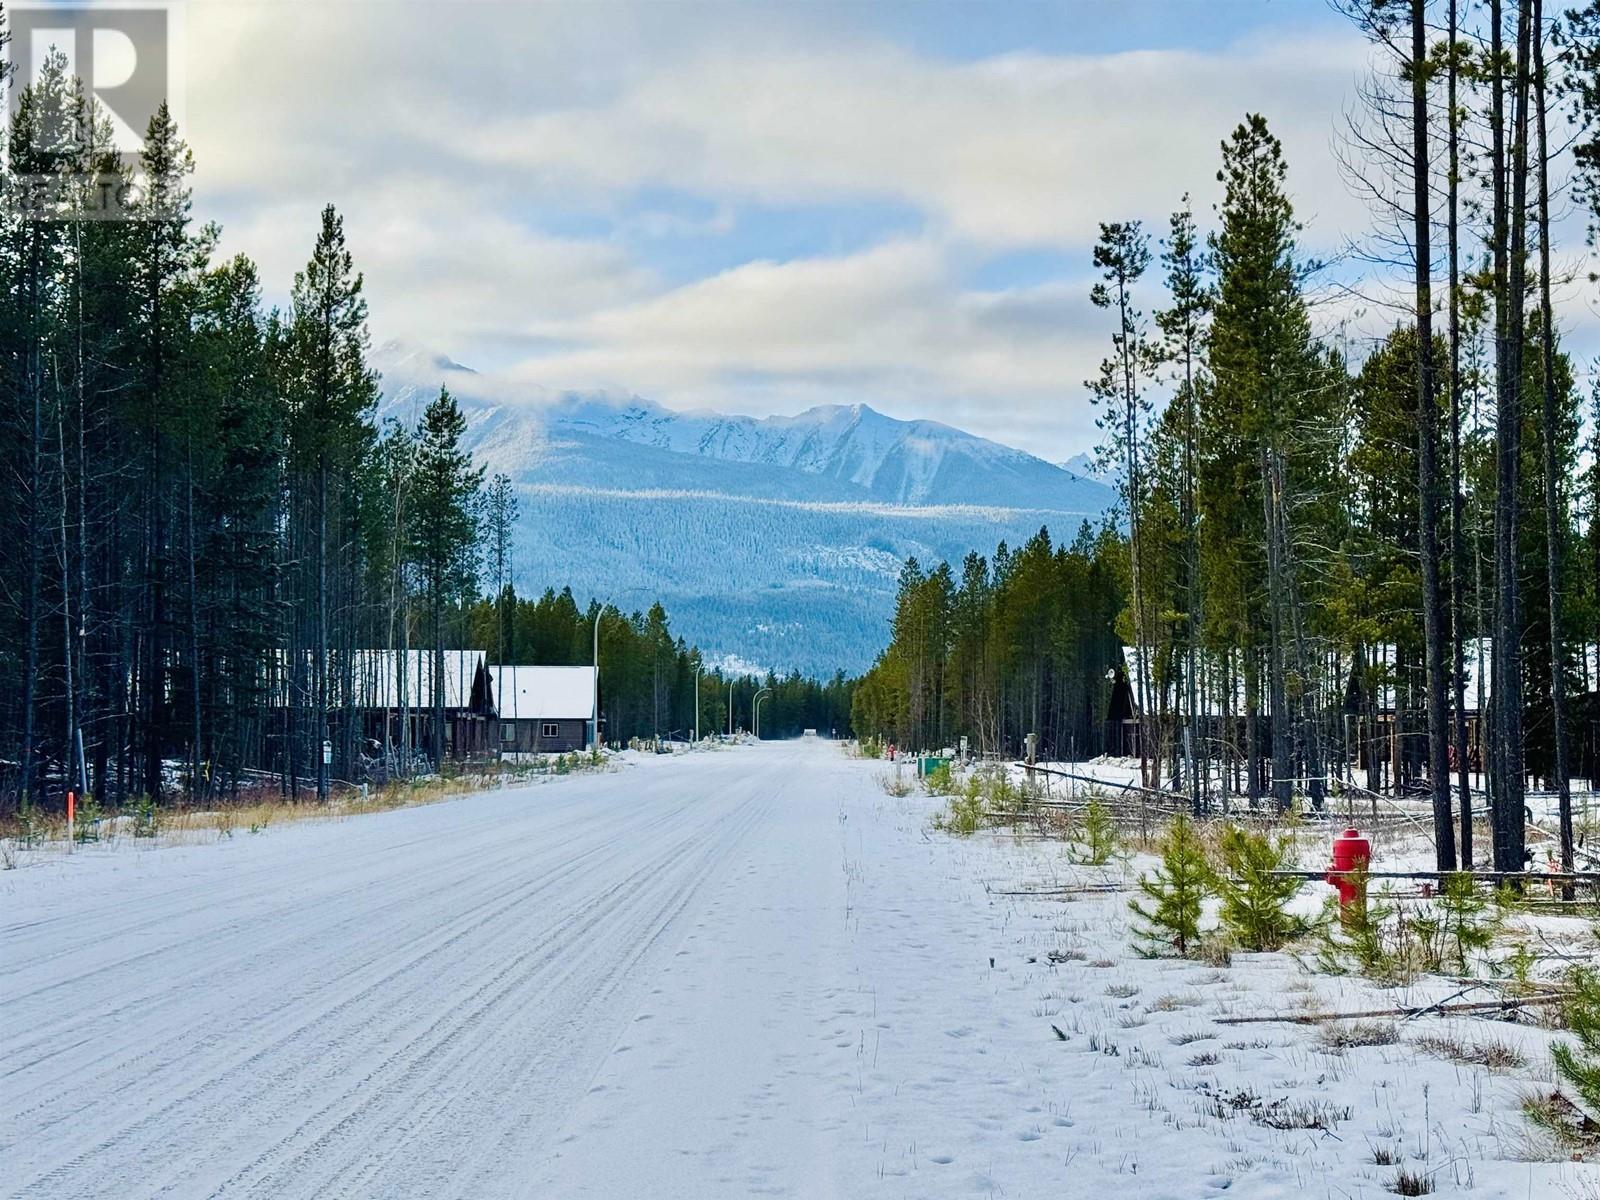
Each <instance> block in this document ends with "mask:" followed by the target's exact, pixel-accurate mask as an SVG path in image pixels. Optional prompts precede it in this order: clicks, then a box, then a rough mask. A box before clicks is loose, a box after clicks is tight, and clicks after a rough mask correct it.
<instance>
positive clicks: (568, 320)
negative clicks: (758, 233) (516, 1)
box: [188, 2, 1368, 457]
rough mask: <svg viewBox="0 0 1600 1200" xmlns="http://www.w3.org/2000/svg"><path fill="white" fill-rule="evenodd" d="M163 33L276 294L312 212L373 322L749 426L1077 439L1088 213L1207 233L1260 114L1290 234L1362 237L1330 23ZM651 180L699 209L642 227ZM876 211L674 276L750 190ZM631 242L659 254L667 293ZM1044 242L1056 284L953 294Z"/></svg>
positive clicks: (238, 26) (331, 18)
mask: <svg viewBox="0 0 1600 1200" xmlns="http://www.w3.org/2000/svg"><path fill="white" fill-rule="evenodd" d="M188 26H189V31H188V43H189V49H190V60H191V61H190V67H189V72H188V79H189V89H190V95H189V98H188V99H189V103H188V111H189V114H190V120H191V126H192V129H191V133H192V139H193V141H194V144H195V148H196V154H197V158H198V161H199V163H200V175H199V178H198V181H197V183H198V189H197V190H198V197H197V199H198V205H197V208H198V211H200V212H201V213H202V214H204V215H206V216H208V217H209V216H212V215H216V216H218V217H219V218H220V219H222V221H223V222H224V225H225V236H226V247H227V248H228V249H229V250H235V249H237V250H243V251H245V252H247V253H250V254H251V255H252V256H254V257H256V258H257V259H258V260H259V261H260V262H261V264H262V267H263V274H264V276H265V278H266V279H267V280H268V283H269V290H271V291H272V292H273V293H274V294H275V295H281V294H283V293H286V292H287V288H288V284H289V279H290V277H291V276H292V274H293V272H294V270H296V269H297V268H299V267H300V266H301V265H302V264H303V262H304V260H305V257H306V255H307V253H308V252H309V249H310V244H311V240H312V238H313V236H314V234H315V230H316V213H317V210H318V209H319V208H320V206H321V205H322V204H323V203H325V202H332V203H334V204H336V205H337V206H338V207H339V208H340V210H341V211H342V212H344V213H345V215H346V229H347V233H348V235H349V238H350V241H351V244H352V248H353V250H354V252H355V254H356V258H357V262H358V264H359V265H360V266H361V267H362V269H363V270H364V271H365V272H366V275H367V279H368V293H369V297H370V302H371V311H372V323H373V329H374V333H375V335H376V336H377V337H378V338H380V339H382V338H387V337H390V336H395V335H400V336H405V337H409V338H412V339H415V340H419V341H423V342H426V343H428V344H430V345H433V346H435V347H437V348H438V349H440V350H443V351H445V352H448V353H450V354H452V355H453V356H455V357H457V358H459V359H461V360H462V361H466V362H470V363H482V364H484V365H489V366H496V365H504V364H506V363H510V362H516V363H517V364H518V366H517V373H518V374H519V375H520V376H521V377H523V378H525V379H526V380H528V381H529V382H531V383H536V384H540V385H544V386H547V387H552V388H560V387H571V388H581V389H592V388H600V387H604V388H612V389H617V390H623V391H633V392H638V393H641V394H644V395H648V396H651V397H652V398H654V399H657V400H660V401H662V402H664V403H668V404H673V405H678V406H687V405H706V406H718V407H724V408H728V409H732V410H737V411H753V412H757V413H760V412H771V411H780V410H793V409H794V408H797V407H800V406H802V405H804V404H809V403H817V402H823V401H849V400H865V401H867V402H869V403H873V404H876V405H879V406H881V407H883V408H885V409H886V410H888V411H891V412H894V413H896V414H897V415H902V416H928V417H933V418H936V419H941V420H946V421H949V422H951V423H953V424H957V425H962V426H965V427H968V428H972V429H974V430H975V431H977V432H980V433H984V434H986V435H989V436H993V437H998V438H1001V439H1003V440H1007V441H1011V442H1013V443H1015V444H1018V445H1022V446H1025V447H1027V448H1029V449H1032V450H1035V451H1037V452H1041V453H1045V454H1047V455H1050V456H1053V457H1065V456H1066V455H1067V454H1069V453H1071V452H1073V451H1075V450H1078V449H1081V448H1083V447H1084V446H1085V445H1087V444H1089V443H1090V442H1092V441H1093V412H1092V410H1091V409H1090V407H1089V405H1088V402H1087V397H1086V394H1085V392H1084V389H1083V386H1082V381H1083V380H1084V379H1085V378H1086V377H1087V376H1089V375H1090V374H1092V373H1093V371H1094V370H1095V367H1096V364H1097V363H1098V361H1099V359H1100V357H1101V356H1102V355H1103V353H1104V352H1105V349H1106V346H1107V343H1108V325H1107V322H1106V319H1105V314H1103V313H1100V312H1097V311H1096V310H1093V309H1092V308H1091V307H1090V306H1089V304H1088V302H1087V292H1088V286H1089V282H1090V280H1089V278H1088V272H1089V263H1088V258H1089V251H1088V248H1089V246H1090V244H1091V243H1092V242H1093V240H1094V237H1095V233H1096V226H1097V223H1098V222H1100V221H1102V220H1112V219H1123V218H1128V217H1139V218H1143V219H1145V220H1146V221H1147V223H1148V224H1149V225H1150V227H1151V228H1152V231H1153V232H1159V231H1160V229H1161V227H1163V226H1164V223H1165V217H1166V214H1167V212H1168V211H1169V210H1170V209H1171V208H1173V207H1175V206H1176V204H1177V203H1178V199H1179V197H1180V196H1181V195H1182V194H1183V193H1184V192H1185V191H1189V192H1192V193H1193V195H1194V197H1195V203H1196V207H1197V210H1198V212H1199V214H1200V215H1201V218H1202V222H1204V219H1205V217H1206V216H1208V215H1209V212H1208V209H1209V205H1210V204H1211V203H1212V202H1213V201H1214V199H1215V198H1216V188H1217V185H1216V183H1215V178H1214V177H1215V173H1216V167H1217V160H1218V154H1219V152H1218V145H1219V142H1220V141H1221V140H1222V139H1223V138H1224V137H1225V136H1226V135H1227V134H1228V132H1229V131H1230V130H1231V129H1232V127H1233V126H1234V125H1235V124H1236V123H1237V121H1238V120H1239V119H1240V117H1241V116H1242V115H1243V114H1244V113H1245V112H1247V111H1251V110H1259V111H1262V112H1264V113H1266V114H1267V116H1268V118H1269V120H1270V121H1271V123H1272V125H1273V128H1274V129H1275V131H1276V132H1277V133H1278V134H1279V136H1280V137H1281V138H1282V139H1283V140H1284V143H1285V147H1286V152H1287V154H1288V158H1289V163H1290V169H1291V178H1290V182H1291V187H1292V189H1293V191H1294V193H1295V195H1296V197H1297V203H1298V207H1299V211H1300V213H1301V216H1302V217H1303V219H1305V220H1307V222H1308V223H1309V229H1308V234H1307V236H1308V240H1309V241H1310V242H1311V243H1312V244H1313V245H1315V246H1317V247H1319V248H1332V247H1336V246H1338V245H1340V244H1341V243H1342V242H1343V240H1344V239H1345V238H1346V237H1347V236H1349V235H1351V234H1353V233H1355V232H1356V231H1357V230H1359V229H1361V228H1363V227H1364V226H1365V225H1366V224H1367V223H1368V214H1367V213H1366V212H1365V211H1363V209H1362V208H1361V206H1360V204H1359V202H1358V201H1357V200H1356V199H1354V198H1353V197H1352V196H1351V195H1350V193H1349V190H1348V188H1347V187H1346V186H1345V184H1344V181H1343V180H1342V179H1341V178H1340V176H1339V174H1338V171H1337V168H1336V165H1335V157H1334V155H1333V153H1332V149H1331V143H1332V141H1333V139H1334V136H1335V129H1336V128H1337V126H1338V124H1339V119H1340V114H1341V112H1342V110H1343V109H1344V107H1345V106H1346V105H1347V104H1348V103H1349V102H1350V99H1351V98H1352V97H1353V95H1354V88H1355V83H1356V80H1357V78H1358V76H1359V75H1360V73H1361V71H1362V70H1363V68H1364V65H1365V63H1366V60H1367V50H1366V48H1365V46H1364V45H1363V44H1362V42H1361V39H1360V38H1359V36H1358V35H1357V34H1356V33H1355V31H1354V30H1340V27H1338V26H1333V27H1332V28H1334V29H1335V30H1339V32H1336V33H1334V34H1332V35H1328V36H1320V37H1318V38H1317V39H1316V40H1312V39H1310V38H1298V39H1297V38H1284V37H1281V36H1279V37H1274V38H1272V39H1270V40H1267V39H1260V40H1253V39H1250V38H1248V37H1247V38H1244V39H1242V40H1240V41H1238V42H1236V43H1235V44H1234V45H1232V46H1231V47H1226V48H1224V49H1221V50H1217V51H1214V52H1204V53H1202V52H1191V51H1171V50H1163V51H1140V52H1132V53H1119V54H1108V55H1101V56H1094V55H1054V56H1051V55H1043V54H1037V53H1015V54H1007V55H1003V56H998V57H991V58H987V59H983V60H979V61H975V62H961V61H952V60H947V59H939V58H935V57H932V56H928V55H919V54H916V53H913V52H911V51H909V50H907V49H906V48H904V47H900V46H895V45H892V44H890V43H888V42H886V41H885V40H883V39H882V38H876V37H875V38H866V37H861V36H852V35H850V34H848V33H847V32H844V31H841V30H838V29H833V28H827V27H822V26H821V25H820V24H816V23H809V22H808V14H807V11H806V8H805V6H776V7H774V6H768V5H762V6H759V8H758V9H757V8H746V7H745V6H739V5H717V6H714V7H709V8H707V7H699V6H693V5H688V4H672V5H661V4H649V3H645V4H639V5H625V4H604V5H572V4H540V5H511V4H473V3H445V4H442V5H441V4H438V3H429V4H418V3H410V2H397V3H386V4H383V5H371V4H362V3H348V4H312V3H274V4H271V5H268V4H261V3H245V2H229V3H226V4H223V3H207V4H194V5H192V6H191V8H190V17H189V22H188ZM1327 28H1329V27H1328V26H1324V30H1326V29H1327ZM645 189H655V190H660V191H662V192H664V193H666V194H669V195H672V196H680V197H688V198H690V199H691V201H692V204H691V205H690V206H689V210H688V211H690V212H691V214H692V215H688V216H686V215H684V213H683V212H682V211H677V210H672V211H654V210H652V209H650V207H649V206H644V211H641V206H640V205H639V204H638V197H639V195H640V193H641V190H645ZM886 203H887V204H889V205H892V206H894V209H895V210H897V211H899V210H903V211H905V212H907V213H909V214H911V215H910V218H909V223H908V224H909V227H907V225H906V223H903V224H902V227H901V229H900V230H899V232H897V233H895V234H893V235H888V236H887V237H886V238H885V240H883V241H881V242H880V243H879V244H876V245H868V246H866V247H865V248H861V249H857V250H854V251H852V252H850V253H843V254H832V255H826V256H821V255H817V256H813V257H789V256H785V255H781V254H774V255H772V256H770V257H768V256H765V255H766V252H765V251H764V250H763V249H762V247H760V246H756V247H755V248H754V249H752V250H749V251H748V253H749V254H750V255H752V256H753V260H752V261H744V262H742V263H738V264H737V265H734V266H731V267H728V266H726V265H725V263H726V257H725V256H724V257H721V258H718V259H716V260H711V259H709V258H708V259H707V260H705V261H706V265H705V266H703V267H702V268H700V269H699V270H698V271H697V270H695V269H694V265H693V264H694V261H695V259H694V255H695V254H696V253H699V251H698V250H697V249H696V247H699V246H715V245H716V244H717V243H718V242H719V240H720V239H723V238H729V237H736V236H739V233H740V228H739V215H740V213H741V212H742V211H744V210H747V209H749V208H750V207H751V206H761V207H763V208H765V209H767V210H773V209H777V210H787V211H788V212H789V213H790V214H791V215H790V216H789V217H784V216H783V215H782V211H780V213H779V216H778V218H776V219H777V220H780V221H781V220H790V221H792V222H793V223H794V224H796V225H797V226H798V225H800V224H801V223H803V222H805V221H807V220H811V219H814V218H813V217H811V216H808V210H807V206H817V205H840V206H861V205H882V204H886ZM811 211H812V212H814V211H815V209H814V208H812V209H811ZM575 216H576V218H577V219H576V220H574V217H575ZM823 219H825V218H823ZM767 220H768V221H772V220H774V218H773V217H772V216H771V213H770V211H769V212H768V214H767ZM573 229H580V230H582V231H583V232H581V233H574V232H571V231H572V230H573ZM562 231H565V232H562ZM802 232H803V231H802ZM799 241H800V244H812V245H814V244H818V243H819V241H820V242H821V243H824V244H825V242H826V238H822V239H817V238H813V239H811V240H810V241H809V242H808V241H807V240H806V239H805V238H801V239H799ZM644 243H649V244H651V245H653V246H658V245H660V244H662V243H668V244H672V245H674V246H676V247H679V248H681V249H682V253H681V254H680V255H679V257H678V260H677V261H676V263H675V266H674V269H673V271H672V272H671V273H670V274H671V279H670V280H669V279H668V278H666V275H667V274H668V273H667V272H664V271H661V270H659V269H656V268H654V267H653V266H652V264H651V262H649V261H641V260H640V259H638V258H636V257H635V255H638V254H640V253H641V251H640V250H639V249H638V247H639V246H640V245H641V244H644ZM780 244H785V243H782V242H781V240H780ZM741 245H742V243H741ZM1039 248H1048V249H1053V250H1056V251H1060V250H1065V251H1066V252H1067V253H1068V254H1069V255H1070V256H1072V258H1073V259H1074V260H1078V261H1081V263H1082V268H1081V270H1080V271H1077V272H1069V273H1067V274H1066V275H1065V276H1058V277H1057V278H1054V279H1051V280H1049V281H1047V282H1044V283H1032V284H1030V285H1028V286H1012V287H1005V288H995V289H987V290H986V289H984V288H980V287H979V286H977V285H975V284H973V283H972V282H971V279H972V278H973V275H972V269H973V268H974V267H975V266H980V265H982V264H983V263H985V262H986V261H987V260H988V259H990V258H992V257H993V256H995V255H997V254H1003V253H1015V252H1018V251H1021V252H1023V253H1026V252H1028V251H1030V250H1033V249H1039ZM686 261H687V262H688V264H689V265H688V267H687V268H685V266H684V263H685V262H686ZM713 261H715V262H716V263H717V265H716V266H713V265H711V264H712V262H713ZM686 275H687V276H688V277H689V281H688V282H682V280H683V279H684V278H685V276H686ZM1154 303H1155V299H1154V295H1153V292H1152V295H1151V297H1150V299H1149V300H1148V301H1147V302H1146V307H1147V308H1148V307H1151V306H1152V305H1153V304H1154Z"/></svg>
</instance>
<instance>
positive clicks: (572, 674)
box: [488, 666, 595, 755]
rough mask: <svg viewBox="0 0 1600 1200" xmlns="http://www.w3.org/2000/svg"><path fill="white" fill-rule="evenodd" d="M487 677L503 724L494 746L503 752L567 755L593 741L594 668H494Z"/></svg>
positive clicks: (492, 667)
mask: <svg viewBox="0 0 1600 1200" xmlns="http://www.w3.org/2000/svg"><path fill="white" fill-rule="evenodd" d="M488 679H489V686H490V687H491V688H492V689H493V691H494V698H495V711H496V714H497V718H498V725H499V732H498V735H497V737H496V741H495V746H496V748H497V749H498V750H499V751H500V753H501V754H502V755H507V754H566V753H570V752H571V751H574V750H582V749H583V748H584V747H585V746H587V745H588V743H589V724H590V722H591V721H593V720H594V689H595V675H594V668H593V667H592V666H591V667H513V666H491V667H489V668H488Z"/></svg>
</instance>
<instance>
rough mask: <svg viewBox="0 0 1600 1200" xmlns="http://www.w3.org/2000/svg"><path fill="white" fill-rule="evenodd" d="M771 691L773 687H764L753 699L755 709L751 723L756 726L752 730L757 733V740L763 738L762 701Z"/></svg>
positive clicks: (752, 704)
mask: <svg viewBox="0 0 1600 1200" xmlns="http://www.w3.org/2000/svg"><path fill="white" fill-rule="evenodd" d="M771 693H772V689H771V688H769V687H766V688H762V689H761V690H760V691H759V692H757V693H756V698H755V699H754V700H753V701H751V707H752V708H753V709H754V710H755V711H754V712H753V713H752V714H751V717H750V723H751V725H752V726H753V727H754V728H753V729H752V732H753V733H754V734H755V738H756V741H758V742H759V741H760V740H761V701H762V700H764V699H765V698H766V697H767V696H769V695H770V694H771Z"/></svg>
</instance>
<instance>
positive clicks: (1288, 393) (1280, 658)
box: [1200, 114, 1324, 810]
mask: <svg viewBox="0 0 1600 1200" xmlns="http://www.w3.org/2000/svg"><path fill="white" fill-rule="evenodd" d="M1222 153H1223V166H1222V170H1221V171H1220V172H1218V176H1217V178H1218V180H1219V182H1221V183H1222V184H1223V185H1224V189H1225V192H1224V198H1223V203H1222V209H1221V227H1220V228H1219V229H1218V231H1217V232H1216V233H1215V234H1213V235H1212V237H1211V252H1212V258H1213V262H1214V264H1215V269H1216V273H1217V295H1216V306H1215V310H1214V314H1213V320H1212V325H1211V340H1210V348H1211V353H1210V361H1211V376H1212V387H1211V388H1210V389H1209V391H1208V393H1207V396H1206V403H1205V404H1204V406H1203V408H1202V415H1201V417H1200V426H1201V429H1202V431H1203V433H1202V439H1201V440H1202V444H1203V445H1205V446H1206V452H1205V454H1204V456H1203V458H1202V481H1203V482H1202V488H1203V496H1204V498H1203V501H1202V506H1203V508H1204V509H1206V510H1209V513H1210V514H1212V515H1214V516H1215V517H1217V518H1219V519H1216V520H1208V521H1207V523H1206V530H1205V533H1207V534H1209V537H1207V539H1206V540H1207V542H1208V543H1209V550H1210V554H1209V555H1208V557H1210V558H1214V559H1215V560H1216V561H1217V563H1218V569H1217V570H1216V571H1214V572H1207V578H1208V580H1216V581H1218V585H1219V586H1218V590H1219V591H1220V592H1221V596H1220V597H1219V600H1218V602H1217V603H1215V604H1208V605H1207V608H1208V610H1209V611H1212V612H1218V613H1220V612H1223V611H1225V612H1227V614H1228V617H1227V620H1228V623H1229V625H1230V627H1231V629H1232V630H1233V632H1234V635H1235V638H1236V640H1237V642H1238V645H1239V649H1240V651H1241V652H1242V654H1243V656H1244V663H1245V674H1246V693H1247V698H1248V699H1247V703H1249V705H1250V708H1251V713H1250V714H1249V716H1250V720H1249V726H1250V727H1251V728H1252V729H1253V727H1254V719H1253V718H1254V713H1255V708H1256V701H1255V676H1256V668H1255V665H1254V663H1255V654H1256V652H1257V650H1258V646H1257V644H1256V642H1255V639H1254V636H1253V629H1254V627H1255V625H1256V621H1255V620H1254V617H1255V615H1256V613H1257V612H1258V611H1259V610H1258V609H1257V608H1256V606H1255V605H1254V604H1253V603H1252V599H1253V598H1252V597H1250V596H1248V595H1247V594H1245V593H1243V592H1241V591H1240V590H1239V588H1240V582H1239V581H1241V580H1242V579H1245V578H1248V577H1250V576H1251V575H1252V574H1254V572H1253V571H1252V570H1251V569H1250V568H1251V567H1252V566H1253V565H1254V564H1255V563H1264V567H1265V570H1264V574H1265V576H1266V582H1267V604H1266V616H1267V625H1268V628H1269V631H1270V637H1269V639H1268V642H1267V646H1266V659H1267V682H1268V692H1269V703H1270V710H1271V722H1272V729H1271V734H1272V760H1273V763H1272V774H1273V796H1274V798H1275V800H1276V802H1277V806H1278V808H1279V809H1280V810H1284V809H1287V808H1288V807H1289V804H1290V800H1291V793H1292V787H1293V780H1294V767H1293V761H1292V753H1293V738H1292V736H1291V720H1290V713H1289V693H1288V685H1287V676H1288V657H1289V647H1288V640H1289V638H1290V637H1291V636H1292V634H1293V631H1292V630H1291V629H1290V628H1289V624H1290V620H1291V618H1290V615H1289V613H1288V611H1287V609H1288V606H1289V603H1290V593H1291V591H1292V590H1293V587H1294V578H1293V576H1294V571H1295V560H1294V537H1293V531H1292V530H1291V528H1290V525H1289V510H1290V495H1289V492H1290V489H1291V488H1292V487H1293V486H1294V479H1293V476H1292V475H1291V469H1290V464H1289V463H1288V462H1287V455H1288V451H1289V447H1290V444H1291V434H1292V433H1293V431H1294V429H1295V426H1296V423H1297V419H1298V418H1299V417H1300V416H1301V415H1302V414H1304V413H1305V412H1306V411H1308V410H1310V409H1313V408H1315V407H1316V406H1317V404H1318V401H1319V400H1320V399H1321V398H1322V396H1323V395H1324V393H1322V392H1321V391H1320V390H1319V388H1318V387H1317V386H1316V385H1315V384H1314V381H1313V373H1314V368H1315V355H1314V353H1313V349H1312V346H1311V334H1310V322H1309V319H1308V318H1307V315H1306V310H1305V304H1304V302H1303V300H1302V298H1301V295H1300V275H1301V267H1300V265H1299V264H1298V263H1297V261H1296V258H1295V237H1296V234H1297V232H1298V228H1299V227H1298V225H1296V223H1295V220H1294V210H1293V207H1292V205H1291V204H1290V202H1289V197H1288V194H1287V192H1286V190H1285V188H1286V181H1287V177H1288V165H1287V163H1286V162H1285V161H1284V157H1283V148H1282V146H1281V145H1280V144H1279V142H1278V139H1277V138H1276V137H1274V136H1273V135H1272V133H1271V131H1270V130H1269V128H1268V127H1267V122H1266V120H1265V118H1263V117H1261V116H1259V115H1257V114H1251V115H1250V116H1249V117H1247V118H1246V119H1245V121H1244V122H1243V123H1242V124H1241V125H1239V126H1238V127H1237V128H1236V129H1235V130H1234V132H1233V134H1232V136H1231V137H1230V138H1229V139H1228V140H1227V141H1226V142H1225V143H1223V147H1222ZM1252 492H1253V493H1254V500H1255V503H1256V505H1258V506H1259V513H1260V516H1259V520H1257V519H1255V517H1254V515H1253V514H1252V513H1250V511H1249V509H1250V505H1248V504H1245V503H1241V501H1243V500H1244V499H1245V498H1246V497H1248V496H1250V494H1251V493H1252ZM1203 536H1204V535H1203ZM1258 546H1259V547H1260V548H1261V551H1260V555H1259V557H1258V555H1257V552H1256V549H1255V548H1256V547H1258ZM1252 743H1253V738H1252ZM1314 744H1315V743H1314V742H1312V741H1310V740H1308V741H1307V745H1308V747H1309V746H1312V745H1314ZM1252 766H1253V763H1252ZM1318 773H1319V772H1318V771H1315V770H1312V771H1308V774H1309V775H1312V776H1313V777H1315V776H1316V775H1317V774H1318ZM1254 775H1255V772H1254V771H1253V770H1252V772H1251V787H1252V799H1253V798H1254V786H1255V780H1254Z"/></svg>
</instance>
